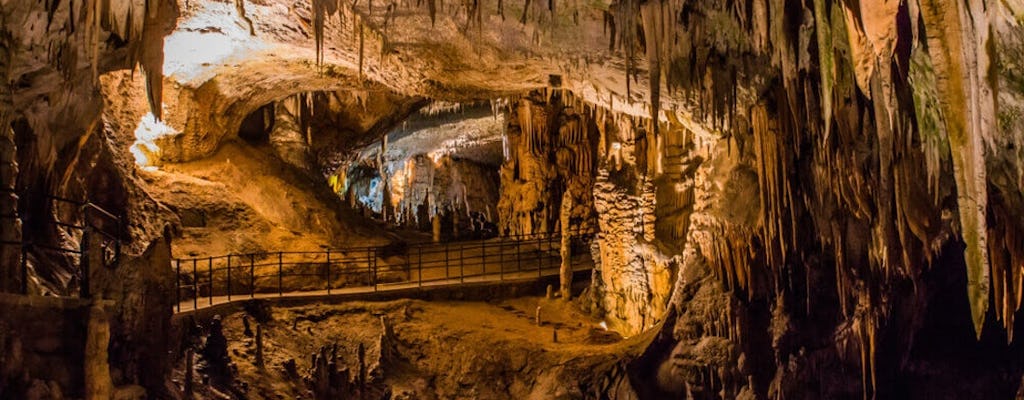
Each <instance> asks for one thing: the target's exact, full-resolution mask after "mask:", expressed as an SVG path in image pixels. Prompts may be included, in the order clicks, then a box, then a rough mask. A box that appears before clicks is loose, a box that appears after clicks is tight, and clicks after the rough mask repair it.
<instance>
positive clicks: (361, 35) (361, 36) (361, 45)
mask: <svg viewBox="0 0 1024 400" xmlns="http://www.w3.org/2000/svg"><path fill="white" fill-rule="evenodd" d="M357 25H358V28H357V30H358V31H359V80H360V81H362V80H363V48H364V44H365V37H364V29H363V21H362V20H360V21H359V23H358V24H357Z"/></svg>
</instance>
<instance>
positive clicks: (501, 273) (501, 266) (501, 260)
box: [498, 237, 505, 282]
mask: <svg viewBox="0 0 1024 400" xmlns="http://www.w3.org/2000/svg"><path fill="white" fill-rule="evenodd" d="M498 281H499V282H504V281H505V239H504V238H501V237H499V238H498Z"/></svg>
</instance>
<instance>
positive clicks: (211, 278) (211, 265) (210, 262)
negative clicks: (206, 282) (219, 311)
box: [208, 257, 213, 306]
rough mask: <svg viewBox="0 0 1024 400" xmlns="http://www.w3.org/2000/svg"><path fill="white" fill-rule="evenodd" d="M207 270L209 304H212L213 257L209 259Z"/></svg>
mask: <svg viewBox="0 0 1024 400" xmlns="http://www.w3.org/2000/svg"><path fill="white" fill-rule="evenodd" d="M208 269H209V271H210V305H211V306H212V305H213V257H210V259H209V268H208Z"/></svg>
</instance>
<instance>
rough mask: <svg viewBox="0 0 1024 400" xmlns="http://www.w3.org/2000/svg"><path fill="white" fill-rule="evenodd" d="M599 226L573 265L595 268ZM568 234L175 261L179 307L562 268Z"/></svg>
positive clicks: (574, 245)
mask: <svg viewBox="0 0 1024 400" xmlns="http://www.w3.org/2000/svg"><path fill="white" fill-rule="evenodd" d="M592 237H593V233H590V232H584V233H579V234H573V235H572V240H571V242H570V246H571V250H570V254H571V255H572V257H571V259H570V261H571V263H572V266H573V269H574V270H577V269H582V268H588V269H589V268H591V267H592V265H593V262H592V260H591V259H590V245H589V244H590V240H591V238H592ZM560 250H561V234H560V233H554V234H544V235H526V236H512V237H501V238H493V239H486V240H474V241H459V242H448V243H426V244H412V245H391V246H381V247H353V248H345V249H330V250H324V251H318V252H287V251H281V252H263V253H250V254H230V255H225V256H217V257H205V258H188V259H178V260H175V268H176V270H177V279H176V281H175V284H176V288H177V290H176V296H177V298H176V300H177V304H178V305H177V309H176V311H177V312H182V311H190V310H196V309H199V308H201V307H208V306H212V305H215V304H220V303H225V302H231V301H234V300H240V299H243V298H250V299H251V298H257V297H263V298H265V297H275V296H276V297H282V296H285V295H293V294H324V295H331V294H340V293H353V292H378V291H388V290H399V289H408V288H415V287H423V286H436V285H452V284H463V283H472V282H491V281H498V282H500V281H504V280H506V279H517V280H518V279H526V278H537V277H542V276H549V275H557V273H558V271H559V268H560V266H561V262H562V259H561V255H560Z"/></svg>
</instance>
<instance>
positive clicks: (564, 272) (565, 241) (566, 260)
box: [558, 190, 572, 300]
mask: <svg viewBox="0 0 1024 400" xmlns="http://www.w3.org/2000/svg"><path fill="white" fill-rule="evenodd" d="M571 215H572V195H571V194H570V193H569V191H568V190H567V191H565V192H564V193H562V208H561V210H559V216H558V217H559V223H560V224H561V225H562V242H561V247H560V248H559V254H560V255H561V256H562V265H561V268H560V270H559V283H560V285H559V287H560V289H561V292H562V299H563V300H569V298H571V297H572V249H571V248H570V246H571V244H572V227H570V226H569V217H570V216H571Z"/></svg>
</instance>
